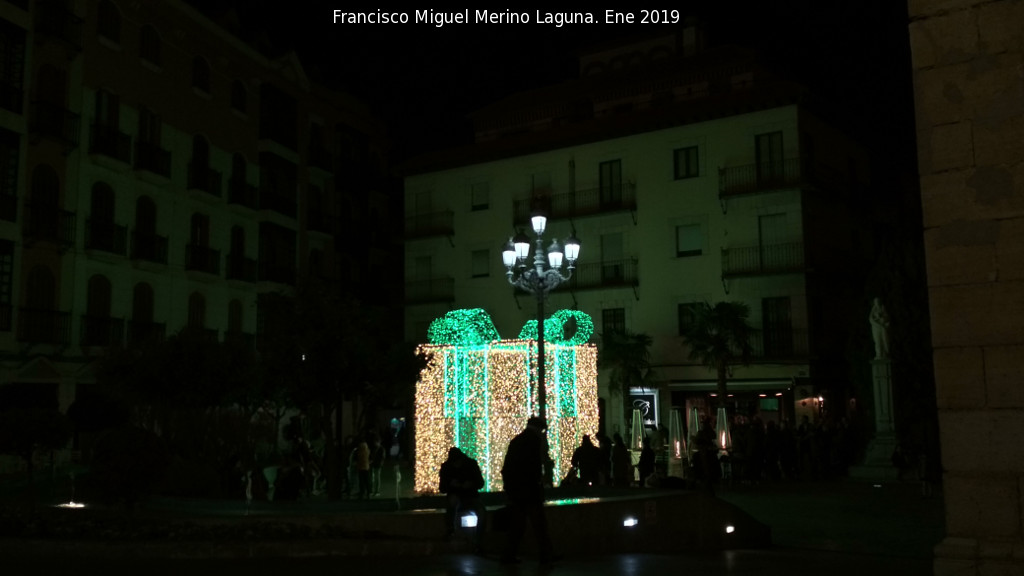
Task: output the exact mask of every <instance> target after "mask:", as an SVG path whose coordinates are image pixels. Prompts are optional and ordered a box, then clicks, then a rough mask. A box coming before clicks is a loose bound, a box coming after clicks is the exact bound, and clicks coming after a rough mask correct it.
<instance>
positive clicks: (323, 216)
mask: <svg viewBox="0 0 1024 576" xmlns="http://www.w3.org/2000/svg"><path fill="white" fill-rule="evenodd" d="M306 231H307V232H323V233H324V234H331V233H332V230H331V218H330V217H329V216H328V214H327V213H326V212H325V211H323V210H310V211H308V212H307V213H306Z"/></svg>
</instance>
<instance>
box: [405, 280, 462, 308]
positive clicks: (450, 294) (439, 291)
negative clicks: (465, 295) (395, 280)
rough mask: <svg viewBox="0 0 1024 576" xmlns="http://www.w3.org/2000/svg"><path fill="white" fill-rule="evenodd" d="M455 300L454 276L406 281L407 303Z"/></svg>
mask: <svg viewBox="0 0 1024 576" xmlns="http://www.w3.org/2000/svg"><path fill="white" fill-rule="evenodd" d="M454 301H455V279H454V278H429V279H426V280H410V281H408V282H406V283H405V302H406V303H407V304H422V303H427V302H454Z"/></svg>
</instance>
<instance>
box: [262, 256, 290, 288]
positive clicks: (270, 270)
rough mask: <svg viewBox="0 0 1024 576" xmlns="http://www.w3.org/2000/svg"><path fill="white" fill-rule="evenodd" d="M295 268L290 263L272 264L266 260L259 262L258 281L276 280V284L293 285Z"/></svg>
mask: <svg viewBox="0 0 1024 576" xmlns="http://www.w3.org/2000/svg"><path fill="white" fill-rule="evenodd" d="M295 276H296V270H295V266H294V265H291V264H272V263H270V262H266V261H262V260H261V261H260V263H259V281H260V282H276V283H278V284H288V285H289V286H294V285H295Z"/></svg>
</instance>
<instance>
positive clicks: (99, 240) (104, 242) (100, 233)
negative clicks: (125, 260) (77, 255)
mask: <svg viewBox="0 0 1024 576" xmlns="http://www.w3.org/2000/svg"><path fill="white" fill-rule="evenodd" d="M85 247H86V249H89V250H102V251H104V252H110V253H111V254H119V255H121V256H124V255H125V254H127V252H128V228H127V227H126V226H119V225H117V224H114V223H113V222H108V221H103V220H96V219H95V218H86V220H85Z"/></svg>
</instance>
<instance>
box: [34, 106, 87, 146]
mask: <svg viewBox="0 0 1024 576" xmlns="http://www.w3.org/2000/svg"><path fill="white" fill-rule="evenodd" d="M80 122H81V118H80V117H79V115H78V114H75V113H74V112H72V111H70V110H68V109H67V108H65V107H63V106H61V105H59V104H54V103H52V102H46V101H45V100H37V101H35V102H33V103H32V106H31V108H30V110H29V126H28V129H29V133H30V134H33V135H36V136H41V137H43V138H47V139H50V140H53V141H55V142H58V143H60V144H62V145H63V146H64V148H65V150H67V151H71V150H73V149H75V148H78V127H79V124H80Z"/></svg>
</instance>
